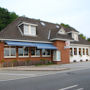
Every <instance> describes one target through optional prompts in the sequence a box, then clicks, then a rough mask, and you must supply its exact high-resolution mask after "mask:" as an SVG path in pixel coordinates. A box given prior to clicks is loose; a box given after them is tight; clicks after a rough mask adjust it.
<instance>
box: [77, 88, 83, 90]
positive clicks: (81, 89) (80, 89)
mask: <svg viewBox="0 0 90 90" xmlns="http://www.w3.org/2000/svg"><path fill="white" fill-rule="evenodd" d="M76 90H84V88H79V89H76Z"/></svg>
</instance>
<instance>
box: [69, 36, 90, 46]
mask: <svg viewBox="0 0 90 90" xmlns="http://www.w3.org/2000/svg"><path fill="white" fill-rule="evenodd" d="M78 38H79V41H74V42H71V43H72V44H83V45H90V42H89V41H87V40H85V39H83V38H81V37H80V36H79V37H78Z"/></svg>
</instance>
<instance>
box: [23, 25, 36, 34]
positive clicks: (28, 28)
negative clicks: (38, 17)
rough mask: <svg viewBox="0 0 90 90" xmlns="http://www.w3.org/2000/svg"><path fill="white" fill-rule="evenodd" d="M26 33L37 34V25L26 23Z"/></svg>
mask: <svg viewBox="0 0 90 90" xmlns="http://www.w3.org/2000/svg"><path fill="white" fill-rule="evenodd" d="M24 35H31V36H36V26H32V25H24Z"/></svg>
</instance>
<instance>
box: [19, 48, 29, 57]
mask: <svg viewBox="0 0 90 90" xmlns="http://www.w3.org/2000/svg"><path fill="white" fill-rule="evenodd" d="M18 56H20V57H27V56H29V48H28V47H19V48H18Z"/></svg>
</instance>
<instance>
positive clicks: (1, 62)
mask: <svg viewBox="0 0 90 90" xmlns="http://www.w3.org/2000/svg"><path fill="white" fill-rule="evenodd" d="M4 62H5V60H4V59H2V60H1V61H0V66H1V67H3V63H4Z"/></svg>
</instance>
